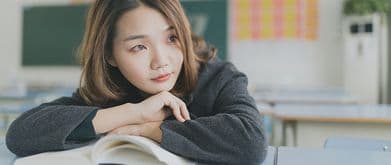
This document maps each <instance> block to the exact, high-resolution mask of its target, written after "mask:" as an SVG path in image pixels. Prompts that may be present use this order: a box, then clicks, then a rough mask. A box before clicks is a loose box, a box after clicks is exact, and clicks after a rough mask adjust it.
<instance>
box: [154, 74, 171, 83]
mask: <svg viewBox="0 0 391 165" xmlns="http://www.w3.org/2000/svg"><path fill="white" fill-rule="evenodd" d="M170 76H171V74H170V73H167V74H163V75H160V76H158V77H156V78H153V79H152V80H153V81H156V82H164V81H166V80H168V79H169V78H170Z"/></svg>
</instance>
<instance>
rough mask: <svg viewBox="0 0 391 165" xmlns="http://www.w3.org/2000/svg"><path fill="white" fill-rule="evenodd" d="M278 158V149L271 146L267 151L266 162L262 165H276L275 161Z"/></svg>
mask: <svg viewBox="0 0 391 165" xmlns="http://www.w3.org/2000/svg"><path fill="white" fill-rule="evenodd" d="M275 156H276V148H275V147H272V146H269V147H268V149H267V155H266V159H265V161H263V163H262V164H261V165H274V160H275Z"/></svg>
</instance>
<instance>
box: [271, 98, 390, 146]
mask: <svg viewBox="0 0 391 165" xmlns="http://www.w3.org/2000/svg"><path fill="white" fill-rule="evenodd" d="M272 116H273V118H274V119H277V120H278V121H281V123H282V145H287V139H288V137H287V136H288V128H291V130H292V141H293V145H294V146H306V147H322V146H323V143H324V142H325V140H326V139H327V138H328V137H333V136H334V137H335V136H348V137H365V138H379V139H391V127H390V124H391V106H385V105H276V106H275V107H274V108H273V112H272ZM274 132H275V131H274Z"/></svg>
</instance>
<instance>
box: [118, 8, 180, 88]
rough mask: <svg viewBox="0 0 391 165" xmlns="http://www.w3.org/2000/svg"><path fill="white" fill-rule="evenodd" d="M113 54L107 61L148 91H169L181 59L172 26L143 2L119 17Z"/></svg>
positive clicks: (173, 83)
mask: <svg viewBox="0 0 391 165" xmlns="http://www.w3.org/2000/svg"><path fill="white" fill-rule="evenodd" d="M113 57H114V58H113V59H111V60H110V64H111V65H112V66H115V67H118V69H119V70H120V71H121V73H122V74H123V75H124V76H125V78H126V79H127V80H128V81H129V82H130V83H132V84H133V85H134V86H136V87H137V88H139V89H140V90H142V91H143V92H145V93H148V94H156V93H159V92H162V91H170V90H171V89H172V88H173V87H174V85H175V82H176V81H177V79H178V75H179V73H180V71H181V67H182V63H183V53H182V51H181V48H180V44H179V41H178V38H177V35H176V33H175V29H173V27H172V26H171V25H170V24H169V22H167V20H166V18H165V17H164V16H163V15H162V14H161V13H159V12H158V11H156V10H154V9H152V8H149V7H146V6H143V5H141V6H140V7H138V8H136V9H133V10H131V11H128V12H126V13H124V14H123V15H122V16H121V17H120V18H119V20H118V22H117V24H116V36H115V38H114V40H113Z"/></svg>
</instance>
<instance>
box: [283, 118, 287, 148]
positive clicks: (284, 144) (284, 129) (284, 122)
mask: <svg viewBox="0 0 391 165" xmlns="http://www.w3.org/2000/svg"><path fill="white" fill-rule="evenodd" d="M281 124H282V142H281V145H282V146H286V139H287V137H286V127H287V125H288V121H286V120H282V122H281Z"/></svg>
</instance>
